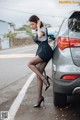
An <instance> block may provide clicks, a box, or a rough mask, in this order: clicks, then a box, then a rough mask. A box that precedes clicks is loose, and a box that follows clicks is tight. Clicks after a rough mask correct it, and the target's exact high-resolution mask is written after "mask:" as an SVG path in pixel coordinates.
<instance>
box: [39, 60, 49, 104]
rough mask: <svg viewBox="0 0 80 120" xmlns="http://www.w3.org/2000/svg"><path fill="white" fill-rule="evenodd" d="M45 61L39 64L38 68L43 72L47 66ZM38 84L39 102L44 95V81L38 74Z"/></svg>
mask: <svg viewBox="0 0 80 120" xmlns="http://www.w3.org/2000/svg"><path fill="white" fill-rule="evenodd" d="M46 64H47V63H45V62H43V63H40V64H39V66H38V70H39V71H40V72H41V73H43V71H44V69H45V67H46ZM37 85H38V95H37V102H38V101H39V100H40V99H41V97H42V87H43V81H42V80H41V78H40V77H39V76H38V75H37Z"/></svg>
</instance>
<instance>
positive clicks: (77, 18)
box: [68, 12, 80, 32]
mask: <svg viewBox="0 0 80 120" xmlns="http://www.w3.org/2000/svg"><path fill="white" fill-rule="evenodd" d="M68 28H69V29H70V30H71V31H73V32H80V12H75V13H74V14H73V15H72V16H71V17H70V18H69V21H68Z"/></svg>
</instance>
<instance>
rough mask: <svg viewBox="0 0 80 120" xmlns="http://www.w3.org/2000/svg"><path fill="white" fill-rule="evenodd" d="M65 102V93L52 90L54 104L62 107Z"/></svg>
mask: <svg viewBox="0 0 80 120" xmlns="http://www.w3.org/2000/svg"><path fill="white" fill-rule="evenodd" d="M66 104H67V95H65V94H61V93H56V92H54V105H55V106H59V107H63V106H65V105H66Z"/></svg>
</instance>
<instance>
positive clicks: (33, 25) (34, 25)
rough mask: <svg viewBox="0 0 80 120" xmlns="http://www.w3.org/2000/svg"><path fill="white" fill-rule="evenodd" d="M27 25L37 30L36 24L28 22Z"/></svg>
mask: <svg viewBox="0 0 80 120" xmlns="http://www.w3.org/2000/svg"><path fill="white" fill-rule="evenodd" d="M29 24H30V27H31V28H32V29H34V30H35V29H37V24H36V23H35V22H30V23H29Z"/></svg>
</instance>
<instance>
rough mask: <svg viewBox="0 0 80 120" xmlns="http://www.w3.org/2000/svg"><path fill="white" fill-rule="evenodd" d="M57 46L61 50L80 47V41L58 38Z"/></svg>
mask: <svg viewBox="0 0 80 120" xmlns="http://www.w3.org/2000/svg"><path fill="white" fill-rule="evenodd" d="M57 44H58V47H59V48H60V49H61V50H64V49H65V48H69V47H80V39H76V38H63V37H59V38H57Z"/></svg>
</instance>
